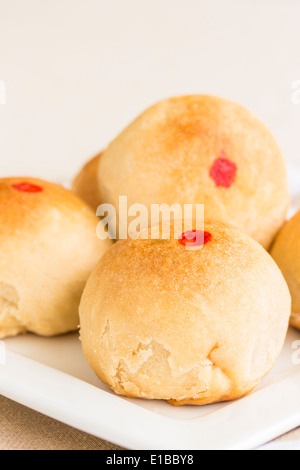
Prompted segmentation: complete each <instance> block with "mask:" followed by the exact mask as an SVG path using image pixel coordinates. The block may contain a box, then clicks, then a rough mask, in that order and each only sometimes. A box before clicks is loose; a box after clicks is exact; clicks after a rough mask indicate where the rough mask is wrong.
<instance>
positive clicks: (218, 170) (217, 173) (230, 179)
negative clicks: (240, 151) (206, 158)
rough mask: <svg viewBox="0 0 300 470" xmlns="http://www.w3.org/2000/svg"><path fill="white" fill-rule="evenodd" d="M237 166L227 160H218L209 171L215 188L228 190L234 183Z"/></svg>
mask: <svg viewBox="0 0 300 470" xmlns="http://www.w3.org/2000/svg"><path fill="white" fill-rule="evenodd" d="M236 172H237V166H236V164H235V163H233V162H231V161H230V160H228V159H227V158H224V157H220V158H218V159H217V160H216V161H215V162H214V164H213V166H212V167H211V170H210V177H211V178H212V179H213V180H214V182H215V183H216V185H217V186H223V188H230V186H232V185H233V183H234V182H235V176H236Z"/></svg>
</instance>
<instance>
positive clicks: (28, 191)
mask: <svg viewBox="0 0 300 470" xmlns="http://www.w3.org/2000/svg"><path fill="white" fill-rule="evenodd" d="M97 222H98V219H97V218H96V216H95V215H94V214H93V212H92V210H91V209H90V208H89V206H87V205H86V204H85V203H84V202H82V201H81V200H80V199H79V198H78V197H77V196H75V195H74V194H73V193H72V192H71V191H68V190H66V189H64V188H62V187H60V186H58V185H56V184H53V183H48V182H46V181H42V180H39V179H34V178H28V177H26V178H5V179H0V246H1V255H0V338H4V337H7V336H14V335H17V334H19V333H24V332H25V331H30V332H33V333H37V334H39V335H43V336H52V335H58V334H61V333H66V332H68V331H72V330H76V329H77V328H78V324H79V318H78V305H79V301H80V297H81V294H82V291H83V288H84V286H85V283H86V280H87V279H88V277H89V275H90V273H91V271H92V269H93V268H94V266H95V265H96V263H97V261H98V260H99V258H100V257H101V256H102V255H103V254H104V252H105V251H106V249H107V248H108V247H109V246H110V244H111V242H110V241H108V240H106V241H103V240H99V239H98V238H97V236H96V226H97Z"/></svg>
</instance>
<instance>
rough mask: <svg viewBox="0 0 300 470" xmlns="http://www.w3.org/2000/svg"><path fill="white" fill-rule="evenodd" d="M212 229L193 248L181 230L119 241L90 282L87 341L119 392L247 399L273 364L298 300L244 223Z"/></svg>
mask: <svg viewBox="0 0 300 470" xmlns="http://www.w3.org/2000/svg"><path fill="white" fill-rule="evenodd" d="M205 230H206V231H208V232H209V233H210V234H211V239H210V240H209V241H208V242H207V243H206V245H205V246H204V247H203V248H201V249H197V250H191V251H190V250H187V249H186V248H185V246H184V245H182V244H181V243H180V241H179V240H178V239H176V238H179V237H180V235H181V233H180V231H177V232H176V235H175V238H174V237H173V238H172V239H170V240H162V239H160V240H142V239H138V240H131V239H128V240H121V241H118V242H117V243H116V244H115V245H114V246H113V247H112V248H111V249H110V250H109V251H108V252H107V253H106V254H105V255H104V256H103V258H102V259H101V260H100V262H99V263H98V265H97V267H96V268H95V270H94V271H93V273H92V275H91V277H90V279H89V280H88V282H87V285H86V287H85V290H84V293H83V297H82V300H81V304H80V308H79V312H80V321H81V338H82V347H83V351H84V354H85V357H86V359H87V361H88V363H89V365H90V366H91V367H92V369H93V370H94V371H95V372H96V374H97V375H98V377H99V378H100V379H101V380H102V381H103V382H104V383H106V384H107V385H108V386H109V387H110V388H112V389H113V390H114V391H115V392H116V393H118V394H120V395H125V396H128V397H141V398H148V399H163V400H169V401H170V402H171V403H172V404H174V405H184V404H195V405H204V404H208V403H213V402H219V401H225V400H232V399H235V398H238V397H241V396H242V395H244V394H246V393H247V392H249V391H251V390H252V389H253V388H254V387H255V386H256V385H257V384H258V383H259V381H260V380H261V378H262V377H263V376H265V375H266V374H267V373H268V371H269V370H270V369H271V368H272V366H273V365H274V362H275V360H276V358H277V357H278V355H279V353H280V351H281V349H282V346H283V343H284V339H285V336H286V332H287V327H288V322H289V316H290V308H291V298H290V293H289V290H288V288H287V285H286V282H285V281H284V279H283V276H282V274H281V272H280V270H279V269H278V267H277V266H276V264H275V262H274V261H273V260H272V258H271V257H270V255H269V254H268V253H267V252H266V251H265V250H264V249H263V248H262V247H261V246H260V245H259V244H258V243H256V242H255V241H254V240H253V239H251V238H250V237H248V236H247V235H245V234H244V233H242V232H241V231H240V230H238V229H236V228H233V227H229V226H227V225H223V224H220V223H214V222H206V225H205ZM142 236H143V235H142Z"/></svg>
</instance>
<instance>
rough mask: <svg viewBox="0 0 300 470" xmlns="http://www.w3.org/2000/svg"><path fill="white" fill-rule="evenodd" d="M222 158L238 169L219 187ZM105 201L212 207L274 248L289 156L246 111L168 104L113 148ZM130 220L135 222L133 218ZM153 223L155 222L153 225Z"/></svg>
mask: <svg viewBox="0 0 300 470" xmlns="http://www.w3.org/2000/svg"><path fill="white" fill-rule="evenodd" d="M219 158H227V159H228V160H230V162H232V163H233V164H234V165H236V167H237V173H236V177H235V181H234V183H233V184H232V185H231V186H230V187H222V186H217V185H216V182H215V181H214V180H213V178H212V177H211V169H212V167H213V165H214V162H215V161H216V160H217V159H219ZM98 180H99V190H100V192H101V200H103V201H105V202H106V203H111V204H113V205H114V206H115V207H118V200H119V196H128V206H130V205H132V204H135V203H140V204H145V205H146V206H147V207H148V210H149V214H150V205H151V204H162V203H166V204H169V205H172V204H174V203H179V204H181V205H183V204H190V203H197V204H205V213H206V217H209V218H211V219H213V220H220V221H222V222H225V223H228V224H230V225H234V226H236V227H238V228H240V229H241V230H243V231H244V232H245V233H247V234H248V235H250V236H252V237H253V238H254V239H255V240H256V241H258V242H259V243H261V244H262V245H263V246H264V247H265V248H269V247H270V244H271V242H272V241H273V239H274V237H275V235H276V233H277V232H278V230H279V229H280V227H281V226H282V224H283V223H284V221H285V217H286V214H287V210H288V206H289V202H290V197H289V192H288V182H287V172H286V166H285V162H284V159H283V156H282V153H281V151H280V149H279V147H278V144H277V143H276V141H275V139H274V138H273V136H272V135H271V133H270V132H269V130H268V129H267V128H266V127H265V125H264V124H262V123H261V122H260V121H259V120H258V119H257V118H256V117H255V116H253V115H252V114H251V113H250V112H249V111H247V110H246V109H244V108H243V107H241V106H239V105H237V104H235V103H232V102H230V101H227V100H224V99H221V98H217V97H213V96H184V97H175V98H171V99H168V100H165V101H162V102H160V103H158V104H156V105H155V106H153V107H151V108H150V109H148V110H147V111H146V112H144V113H143V114H142V115H141V116H140V117H138V118H137V119H136V120H135V121H134V122H133V123H132V124H130V125H129V126H128V127H127V128H126V129H125V130H124V131H123V132H122V133H121V134H120V135H119V136H118V137H117V138H116V139H115V140H114V141H113V142H112V143H111V144H110V145H109V147H108V148H107V150H106V151H105V152H104V153H103V155H102V158H101V160H100V164H99V169H98ZM129 223H130V220H129ZM149 225H150V223H149Z"/></svg>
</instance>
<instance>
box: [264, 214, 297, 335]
mask: <svg viewBox="0 0 300 470" xmlns="http://www.w3.org/2000/svg"><path fill="white" fill-rule="evenodd" d="M271 255H272V256H273V258H274V260H275V261H276V263H277V264H278V266H279V268H280V269H281V271H282V273H283V275H284V277H285V279H286V281H287V283H288V286H289V288H290V291H291V294H292V301H293V302H292V316H291V321H290V322H291V325H292V326H294V327H296V328H298V329H300V211H299V212H297V214H296V215H295V216H294V217H293V218H292V219H291V220H290V221H289V222H287V223H286V224H285V225H284V227H283V228H282V230H281V231H280V232H279V234H278V236H277V238H276V240H275V242H274V245H273V247H272V250H271Z"/></svg>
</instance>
